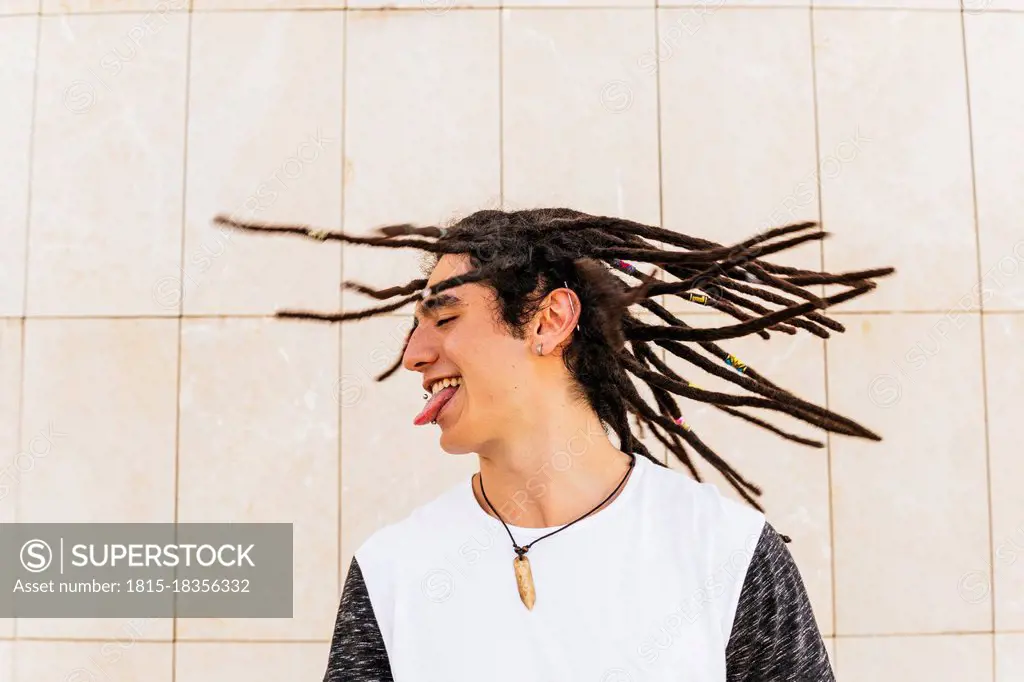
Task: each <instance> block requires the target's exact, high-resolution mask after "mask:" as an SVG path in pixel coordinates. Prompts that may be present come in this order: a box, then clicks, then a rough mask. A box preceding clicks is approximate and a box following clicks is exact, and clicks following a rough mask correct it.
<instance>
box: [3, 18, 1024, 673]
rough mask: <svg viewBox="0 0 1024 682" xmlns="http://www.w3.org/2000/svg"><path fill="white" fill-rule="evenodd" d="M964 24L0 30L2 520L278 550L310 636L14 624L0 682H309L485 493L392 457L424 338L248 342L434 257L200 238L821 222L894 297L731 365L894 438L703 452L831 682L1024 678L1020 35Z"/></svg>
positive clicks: (282, 21) (250, 627)
mask: <svg viewBox="0 0 1024 682" xmlns="http://www.w3.org/2000/svg"><path fill="white" fill-rule="evenodd" d="M959 3H960V0H814V4H813V6H812V5H811V4H810V0H776V1H769V0H743V1H740V0H707V1H706V2H694V3H684V2H678V3H676V2H662V3H660V6H659V7H657V8H656V7H655V5H654V0H515V1H513V2H506V3H505V9H501V8H499V7H498V0H489V1H488V0H480V1H479V2H472V3H471V4H472V5H473V6H472V7H465V8H464V7H463V6H462V4H461V3H459V7H454V6H453V5H454V4H456V3H455V2H454V1H453V0H400V1H399V2H395V3H391V4H394V5H400V6H403V7H407V9H406V10H400V11H395V10H389V11H379V10H376V9H374V7H375V6H376V5H378V4H379V2H377V1H376V0H349V1H348V9H347V10H346V9H345V8H344V7H343V5H344V0H278V1H276V2H275V1H274V0H192V7H191V10H192V11H191V12H189V11H188V10H189V7H188V6H187V5H188V0H161V1H160V2H156V1H155V0H0V15H4V16H0V93H2V94H0V158H2V160H3V163H2V164H0V245H2V246H0V472H2V476H3V479H2V486H3V487H2V488H0V492H2V494H0V521H6V522H10V521H15V520H16V521H19V522H29V521H66V520H74V521H88V520H104V521H170V520H179V521H262V520H266V521H290V522H294V524H295V549H296V558H295V577H296V589H295V617H294V618H293V619H291V620H283V621H274V620H269V621H268V620H179V621H177V622H171V621H169V620H162V621H155V622H146V623H144V624H139V623H137V622H134V621H130V620H82V621H75V620H45V621H44V620H29V619H25V620H19V621H17V622H12V621H10V620H6V621H3V620H0V680H13V681H14V682H37V681H39V680H67V681H68V682H91V681H93V680H110V681H111V682H128V681H129V680H131V681H134V680H140V679H146V680H153V681H154V682H170V681H171V680H176V681H178V682H199V681H204V682H205V681H213V680H218V681H219V680H226V679H228V680H236V679H238V680H240V679H245V680H251V681H253V682H264V681H265V682H270V681H271V680H274V681H277V680H282V679H288V680H303V679H305V680H314V679H320V677H321V676H322V673H323V668H324V662H325V657H326V652H327V641H328V637H329V635H330V630H331V627H332V624H333V616H334V611H335V607H336V600H337V596H338V591H339V588H340V584H341V583H340V580H341V577H342V576H343V575H344V571H345V570H346V569H347V565H348V561H349V558H350V556H351V554H352V552H353V551H354V549H355V548H356V547H357V546H358V544H359V543H360V542H361V541H362V540H363V539H364V538H365V537H366V536H367V535H368V534H369V533H370V532H371V531H372V530H373V529H375V528H377V527H379V526H380V525H381V524H384V523H387V522H389V521H392V520H395V519H397V518H399V517H401V516H402V515H404V514H405V513H406V512H407V511H408V510H409V509H411V508H412V507H413V506H415V505H417V504H419V503H421V502H424V501H426V500H427V499H429V498H431V497H433V496H434V495H436V494H437V493H438V492H440V491H441V490H443V489H444V488H446V487H447V486H449V485H451V484H453V483H454V482H455V481H456V480H459V479H461V478H462V477H465V476H467V475H468V474H469V472H470V471H472V470H473V466H474V458H473V457H471V456H470V457H452V456H447V455H445V454H443V453H442V452H440V451H439V449H438V447H437V442H436V434H435V433H434V432H433V431H432V430H431V429H430V428H426V429H419V430H417V429H414V428H413V427H412V426H411V423H410V422H411V418H412V415H413V414H414V412H415V411H416V408H417V405H418V403H419V402H420V400H421V399H420V394H421V391H420V390H419V389H418V384H417V382H416V379H415V377H412V376H404V375H403V374H402V373H400V374H399V375H396V376H395V377H393V378H392V379H390V380H388V381H387V382H384V383H382V384H375V383H374V382H373V377H374V375H375V374H376V373H377V372H379V371H380V370H382V369H384V368H385V367H387V366H388V365H389V364H390V363H391V361H392V359H393V358H394V357H395V354H397V353H398V351H399V350H400V347H401V341H402V338H403V334H404V331H405V330H406V329H407V325H408V324H409V318H408V316H407V315H393V316H390V317H384V318H380V319H376V320H372V321H367V322H362V323H359V324H353V325H350V326H346V327H345V328H344V329H338V328H334V327H330V326H319V325H310V324H296V323H290V322H285V321H276V320H273V319H271V318H270V314H271V313H273V311H275V310H277V309H280V308H315V309H323V310H334V309H336V308H337V307H338V306H339V305H341V304H342V303H343V302H342V300H341V298H342V297H341V295H340V293H339V288H338V284H339V281H340V278H341V277H342V275H344V277H345V278H353V279H358V280H363V281H371V282H373V283H376V284H385V283H388V282H393V281H397V280H398V279H399V278H402V277H406V278H408V275H409V273H410V272H416V271H417V270H416V269H417V267H418V263H417V259H416V257H415V256H414V255H411V254H408V253H404V252H396V253H388V254H381V253H376V252H374V251H372V250H369V251H368V250H361V249H359V248H350V249H346V250H345V252H344V253H342V252H341V250H340V249H339V248H338V247H337V246H336V245H335V244H334V243H329V244H317V243H310V242H306V241H301V240H295V239H284V238H280V239H278V238H256V237H252V236H249V235H242V234H238V233H222V232H220V231H219V230H217V229H216V228H214V227H213V226H212V224H211V221H210V219H211V217H212V216H213V215H214V214H216V213H218V212H221V211H229V212H235V213H238V214H240V215H255V217H256V218H257V219H261V220H270V221H295V222H307V223H314V224H318V225H322V226H324V227H337V226H339V225H342V224H344V226H345V227H346V228H347V229H348V230H350V231H353V232H361V231H366V230H369V229H370V228H372V227H373V226H375V225H377V224H380V223H383V222H385V221H399V222H406V221H411V222H419V223H429V222H435V221H439V220H445V219H447V218H450V217H452V216H455V215H459V214H463V213H466V212H468V211H471V210H474V209H477V208H481V207H494V206H501V205H504V206H506V207H517V206H528V205H538V204H567V205H572V206H575V207H578V208H582V209H584V210H588V211H591V212H599V213H606V214H615V215H623V216H628V217H631V218H634V219H638V220H642V221H647V222H651V223H658V222H662V223H663V224H664V225H666V226H668V227H671V228H674V229H680V230H685V231H687V232H689V233H693V234H698V235H701V236H705V237H708V238H712V239H715V240H718V241H730V240H734V239H738V238H741V237H743V236H746V235H748V234H750V233H752V232H754V231H756V230H758V229H760V228H762V227H764V226H766V225H768V224H772V223H785V222H793V221H797V220H804V219H821V220H822V221H823V223H824V225H825V227H826V229H827V230H829V231H830V232H832V233H833V237H832V238H831V239H830V240H828V241H826V242H824V244H818V243H815V244H814V245H813V246H808V247H806V248H803V247H802V248H801V249H798V250H797V251H796V252H794V253H793V254H785V256H783V257H780V258H779V260H780V261H784V262H790V263H796V264H801V265H802V266H805V267H812V268H818V267H820V266H822V265H824V267H825V268H826V269H828V270H832V271H838V270H844V269H848V268H861V267H868V266H877V265H887V264H891V265H895V266H896V267H897V268H898V269H899V274H898V276H897V277H895V278H890V279H888V280H885V281H884V282H883V284H882V286H881V287H880V289H879V290H878V291H877V292H876V293H874V294H873V295H871V296H870V297H866V298H864V299H861V300H858V301H857V302H855V303H853V304H849V305H845V306H843V307H842V308H840V309H839V310H838V311H837V312H836V317H837V318H838V319H840V320H841V321H843V322H844V323H845V324H846V325H847V327H848V332H847V333H846V334H844V335H840V336H837V337H835V338H833V339H832V340H830V341H828V342H827V343H822V342H821V341H820V340H818V339H815V338H813V337H810V336H804V335H801V336H798V337H780V338H779V337H777V338H775V339H774V340H773V341H772V342H770V343H764V342H761V341H759V340H757V339H751V340H742V341H740V342H738V343H736V344H734V345H733V346H731V348H732V349H734V352H736V353H737V354H738V355H740V357H743V358H744V359H745V360H746V361H748V362H749V363H750V364H751V365H752V366H754V367H757V368H759V369H760V370H761V371H762V372H764V373H767V374H769V375H770V376H771V377H772V378H773V379H775V380H777V381H778V382H780V383H782V384H783V385H784V386H787V387H790V388H792V389H793V390H796V391H799V393H800V394H801V395H803V396H806V397H808V398H810V399H812V400H815V401H818V402H820V403H822V404H826V403H827V404H828V405H829V406H830V407H832V408H833V409H836V410H838V411H840V412H842V413H844V414H846V415H849V416H851V417H853V418H855V419H856V420H858V421H860V422H862V423H864V424H865V425H867V426H869V427H870V428H872V429H874V430H876V431H878V432H880V433H881V434H883V436H884V437H885V440H884V442H882V443H881V444H870V443H865V442H859V441H853V440H850V439H846V438H843V437H834V438H831V439H830V440H829V441H828V445H829V447H828V449H827V450H817V451H815V450H811V449H801V448H799V447H796V446H793V445H791V444H789V443H787V442H784V441H781V440H780V439H778V438H777V437H775V436H773V435H771V434H767V433H765V432H762V431H759V430H757V429H753V428H750V429H748V428H746V425H745V424H740V425H736V424H732V423H729V422H728V421H723V420H722V419H720V418H719V417H718V416H717V415H714V414H712V413H711V412H710V411H709V410H707V409H706V408H698V407H694V409H693V410H692V411H691V412H688V413H687V416H688V419H689V421H690V422H691V424H698V423H699V424H700V428H701V429H702V433H703V434H704V435H705V437H706V439H707V440H708V441H710V442H711V443H712V445H713V446H715V447H717V449H718V450H719V451H720V452H722V453H723V454H724V455H725V456H726V457H727V458H728V459H730V461H733V462H734V463H736V464H737V465H738V466H740V467H741V469H742V471H744V472H745V473H747V474H748V475H749V476H750V477H751V478H753V479H754V480H755V481H757V482H759V483H761V484H763V485H764V486H765V488H766V489H767V493H766V504H767V506H768V509H769V512H770V517H771V518H772V520H773V522H774V523H775V525H777V526H779V527H780V528H782V529H784V532H787V533H788V534H790V535H792V536H793V537H794V544H793V545H792V547H793V552H794V554H795V555H796V556H797V559H798V561H799V563H800V565H801V568H802V570H803V572H804V576H805V579H806V582H807V585H808V589H809V590H810V592H811V596H812V598H813V601H814V606H815V610H816V612H817V614H818V617H819V621H820V623H821V627H822V630H823V632H824V633H825V634H826V635H827V637H828V642H829V646H830V650H831V653H832V655H833V657H834V660H835V663H836V667H837V671H838V674H839V678H840V679H841V680H843V681H845V682H858V681H870V682H883V681H884V682H889V681H893V682H895V681H897V680H900V681H903V680H929V682H947V681H948V682H954V681H955V682H961V681H965V680H969V681H970V682H988V681H993V680H996V681H997V682H1021V680H1024V495H1022V493H1021V488H1022V486H1024V458H1022V457H1020V454H1021V447H1020V444H1019V439H1018V438H1019V436H1018V434H1019V432H1018V431H1017V428H1016V427H1017V426H1018V422H1019V421H1020V419H1021V417H1022V415H1024V410H1022V406H1024V399H1022V398H1021V396H1020V392H1019V391H1020V386H1021V379H1022V378H1024V360H1022V359H1021V357H1022V356H1021V353H1020V349H1021V339H1024V314H1022V313H1024V272H1022V261H1024V218H1022V216H1024V191H1022V188H1024V132H1022V130H1024V128H1022V124H1021V121H1022V120H1024V119H1022V112H1024V75H1022V71H1021V65H1022V64H1024V1H1022V0H963V7H962V8H961V6H960V4H959ZM243 9H252V10H258V11H241V10H243ZM345 299H346V300H345V301H344V304H345V306H346V307H349V308H351V307H355V306H359V305H364V304H365V301H364V300H362V299H359V298H358V297H353V298H351V299H350V298H349V296H348V295H347V294H346V297H345ZM686 312H687V313H691V314H692V313H693V312H694V311H693V310H689V309H686ZM706 319H707V321H708V322H709V323H710V322H711V321H712V320H713V318H712V317H707V318H706ZM708 383H709V384H710V383H711V382H710V381H709V382H708ZM804 432H805V433H806V430H805V431H804ZM111 642H114V643H115V646H114V647H113V648H111V645H110V643H111ZM115 654H116V655H115ZM680 679H682V677H681V678H680ZM595 682H596V681H595Z"/></svg>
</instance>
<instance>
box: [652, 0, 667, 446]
mask: <svg viewBox="0 0 1024 682" xmlns="http://www.w3.org/2000/svg"><path fill="white" fill-rule="evenodd" d="M660 41H661V8H660V7H658V6H657V5H655V7H654V56H655V57H656V59H655V61H654V125H655V127H656V131H657V139H658V227H660V228H662V229H664V228H665V164H664V160H663V158H662V154H661V145H662V129H661V58H660V57H661V53H660V52H659V50H658V44H659V42H660ZM663 275H664V270H662V269H661V268H658V273H657V277H658V279H659V280H665V278H664V276H663ZM666 281H667V280H666ZM667 303H668V296H667V295H666V294H662V295H661V296H658V304H659V305H660V306H662V307H663V308H664V307H667V305H666V304H667ZM659 350H660V351H662V356H663V357H662V361H664V360H665V357H664V356H665V354H666V351H665V349H664V348H660V349H659ZM662 447H664V448H665V463H666V464H667V463H668V447H667V446H665V445H664V444H663V445H662Z"/></svg>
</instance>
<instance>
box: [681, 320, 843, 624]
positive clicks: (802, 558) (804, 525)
mask: <svg viewBox="0 0 1024 682" xmlns="http://www.w3.org/2000/svg"><path fill="white" fill-rule="evenodd" d="M728 319H729V318H725V316H721V317H720V316H717V315H716V316H709V317H705V318H701V320H700V321H699V323H695V325H694V326H699V327H702V326H720V325H722V324H725V323H727V321H728ZM719 345H720V346H721V347H722V348H723V349H724V350H726V352H729V353H732V354H734V355H735V356H736V357H738V358H739V359H740V360H741V361H742V362H745V363H747V364H748V366H749V367H750V368H751V369H753V370H755V371H757V372H758V373H759V374H761V375H762V376H764V377H766V378H767V379H768V380H769V381H772V382H773V383H775V384H777V385H778V386H780V387H782V388H784V389H786V390H789V391H792V392H793V393H795V394H796V395H797V396H799V397H800V398H803V399H804V400H808V401H810V402H812V403H814V404H816V405H820V406H824V405H825V351H824V346H823V344H822V341H821V340H820V339H818V338H817V337H815V336H812V335H811V334H809V333H807V332H805V331H801V332H800V333H799V334H798V335H794V336H789V335H786V334H776V333H773V335H772V338H771V339H770V340H768V341H765V340H763V339H760V338H757V337H754V338H744V339H735V340H728V341H723V342H721V343H720V344H719ZM694 350H696V351H697V352H699V353H701V355H703V356H704V357H707V358H709V359H710V360H711V361H712V362H713V363H715V364H716V365H720V366H721V367H723V368H724V369H726V370H729V371H730V372H731V371H733V370H731V369H729V367H728V366H727V365H725V364H724V363H721V362H720V361H719V360H717V359H715V358H712V357H711V356H709V355H707V354H706V353H704V352H703V351H701V350H700V349H699V348H696V347H695V348H694ZM669 358H670V360H669V366H670V367H672V368H673V369H675V370H676V371H677V372H678V373H679V374H680V376H682V377H683V378H685V379H686V380H688V381H692V382H694V383H695V384H697V385H698V386H700V387H701V388H704V389H707V390H718V391H721V392H723V393H730V394H733V395H750V396H753V395H755V394H752V393H749V392H748V391H747V390H746V389H744V388H742V387H740V386H737V385H736V384H733V383H731V382H729V381H726V380H725V379H722V378H719V377H715V376H712V375H710V374H708V373H706V372H705V371H704V370H702V369H699V368H697V367H695V366H694V365H693V364H691V363H690V362H688V361H684V360H681V359H680V358H677V357H676V356H674V355H671V354H670V355H669ZM678 403H679V406H680V409H681V411H682V413H683V416H684V418H685V419H686V420H687V422H688V423H689V424H690V426H691V428H692V429H693V431H694V433H695V434H697V436H698V437H700V438H701V440H703V441H704V442H705V443H706V444H707V445H708V446H709V447H711V448H712V449H713V450H714V451H715V452H717V453H718V454H719V455H720V456H721V457H722V458H723V459H724V460H725V461H726V462H728V463H729V464H730V465H732V467H733V468H734V469H735V470H737V471H738V472H739V473H740V474H741V475H742V476H743V477H744V478H745V479H746V480H748V481H750V482H752V483H755V484H757V485H759V486H760V487H761V488H762V490H763V491H764V494H763V496H762V498H761V500H760V501H761V503H762V504H763V505H764V507H765V510H766V512H767V515H768V520H769V521H770V522H771V523H772V525H773V526H774V527H775V528H776V530H778V531H779V532H780V533H782V534H785V535H788V536H790V537H791V538H792V539H793V542H792V543H791V544H790V545H789V550H790V551H791V552H792V554H793V556H794V558H795V559H796V562H797V564H798V566H799V567H800V572H801V575H802V577H803V581H804V584H805V586H806V587H807V591H808V594H809V595H810V599H811V604H812V606H813V608H814V613H815V616H816V617H817V620H818V626H819V628H820V629H821V631H822V633H823V634H826V635H830V634H832V550H831V531H830V521H831V519H830V517H829V499H828V485H829V483H828V452H827V451H826V450H825V449H824V448H822V449H813V448H810V447H808V446H806V445H802V444H800V443H796V442H793V441H791V440H787V439H785V438H782V437H780V436H778V435H776V434H774V433H771V432H770V431H767V430H766V429H764V428H762V427H760V426H757V425H754V424H750V423H748V422H745V421H743V420H742V419H740V418H738V417H735V416H732V415H729V414H726V413H725V412H722V411H720V410H718V409H716V408H713V407H711V406H710V405H708V404H705V403H699V402H696V401H690V400H687V399H684V398H679V399H678ZM736 409H738V410H739V411H741V412H744V413H746V414H748V415H751V416H755V417H758V418H760V419H763V420H764V421H767V422H768V423H770V424H772V425H774V426H776V427H778V428H781V429H783V430H784V431H786V432H787V433H791V434H795V435H799V436H802V437H804V438H811V439H814V440H817V441H819V442H821V443H824V442H825V432H824V431H822V430H820V429H818V428H816V427H813V426H810V425H809V424H807V423H805V422H802V421H799V420H798V419H796V418H794V417H790V416H789V415H785V414H782V413H780V412H770V411H767V410H759V409H756V408H749V407H747V408H743V407H741V408H736ZM690 450H691V452H692V449H690ZM695 457H696V458H698V459H699V455H695ZM672 466H673V467H676V468H679V469H684V466H683V465H682V464H680V463H673V465H672ZM698 469H699V470H700V471H701V474H702V475H704V476H705V477H706V478H707V480H709V481H711V482H713V483H714V484H715V485H717V486H718V488H719V490H721V491H722V492H723V493H724V494H726V495H727V496H729V497H731V498H733V499H736V500H741V499H742V498H741V497H740V496H739V494H738V493H736V492H735V490H734V489H733V488H732V486H731V485H730V484H729V483H728V481H727V480H726V479H725V478H724V477H723V476H721V475H720V474H718V472H716V471H715V470H714V469H713V468H712V467H711V466H710V465H709V464H707V463H705V462H703V460H700V461H699V462H698Z"/></svg>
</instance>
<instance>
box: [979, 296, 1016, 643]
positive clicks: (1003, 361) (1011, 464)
mask: <svg viewBox="0 0 1024 682" xmlns="http://www.w3.org/2000/svg"><path fill="white" fill-rule="evenodd" d="M1022 335H1024V316H1021V315H986V316H985V364H986V372H985V374H986V382H987V388H988V425H989V426H988V428H989V431H988V433H989V460H990V463H991V467H992V470H991V482H992V546H993V557H992V561H993V580H994V582H995V589H994V591H993V596H994V598H995V609H996V631H999V630H1024V499H1022V498H1021V494H1020V482H1021V481H1022V480H1024V462H1021V458H1020V438H1019V429H1018V428H1017V427H1018V424H1019V421H1020V406H1021V399H1020V377H1021V376H1022V374H1024V360H1022V359H1021V357H1020V352H1019V349H1020V339H1021V337H1022ZM986 564H987V562H986ZM986 567H987V566H986Z"/></svg>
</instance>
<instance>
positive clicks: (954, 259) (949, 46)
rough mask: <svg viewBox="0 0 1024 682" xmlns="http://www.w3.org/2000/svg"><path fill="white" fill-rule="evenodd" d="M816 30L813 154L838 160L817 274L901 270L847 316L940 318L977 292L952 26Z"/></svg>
mask: <svg viewBox="0 0 1024 682" xmlns="http://www.w3.org/2000/svg"><path fill="white" fill-rule="evenodd" d="M814 26H815V50H816V63H817V84H818V118H819V132H820V148H821V149H822V150H833V149H834V150H836V152H837V154H836V156H837V163H836V164H834V170H831V171H825V170H823V172H822V175H823V177H824V176H825V175H826V173H830V174H831V175H833V176H834V177H833V178H832V179H831V180H829V181H828V182H826V183H825V184H824V185H823V187H822V202H823V203H822V206H823V208H822V211H823V223H824V226H825V229H826V230H828V231H829V232H832V233H834V235H835V236H834V237H833V238H832V239H830V240H827V241H826V242H825V244H824V250H825V268H826V270H829V271H832V272H838V271H846V270H854V269H861V268H873V267H881V266H893V267H895V268H896V269H897V274H896V275H895V276H894V277H890V278H887V279H885V280H883V281H882V283H881V284H880V286H879V288H878V290H876V291H874V292H872V293H871V294H870V295H868V296H865V297H861V298H858V299H855V300H854V301H851V302H849V303H848V304H844V306H843V308H844V309H856V310H871V311H885V310H939V311H944V310H947V309H948V308H949V307H950V306H953V305H955V304H956V302H957V301H958V300H959V299H960V298H961V297H962V296H964V295H969V294H970V293H971V292H972V288H973V287H974V285H975V284H976V280H977V265H976V259H975V253H976V248H975V230H974V214H973V213H974V212H973V205H972V194H971V176H970V171H971V159H970V145H969V135H968V124H967V103H966V97H965V92H966V90H965V85H964V64H963V50H962V43H961V29H960V17H959V14H957V13H955V12H891V11H856V12H854V11H836V12H816V13H815V14H814ZM853 136H859V137H860V138H861V139H862V140H863V144H862V145H861V151H860V153H857V154H854V153H853V150H852V149H848V150H847V151H846V152H844V151H843V146H842V142H843V141H844V140H849V139H850V138H851V137H853Z"/></svg>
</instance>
